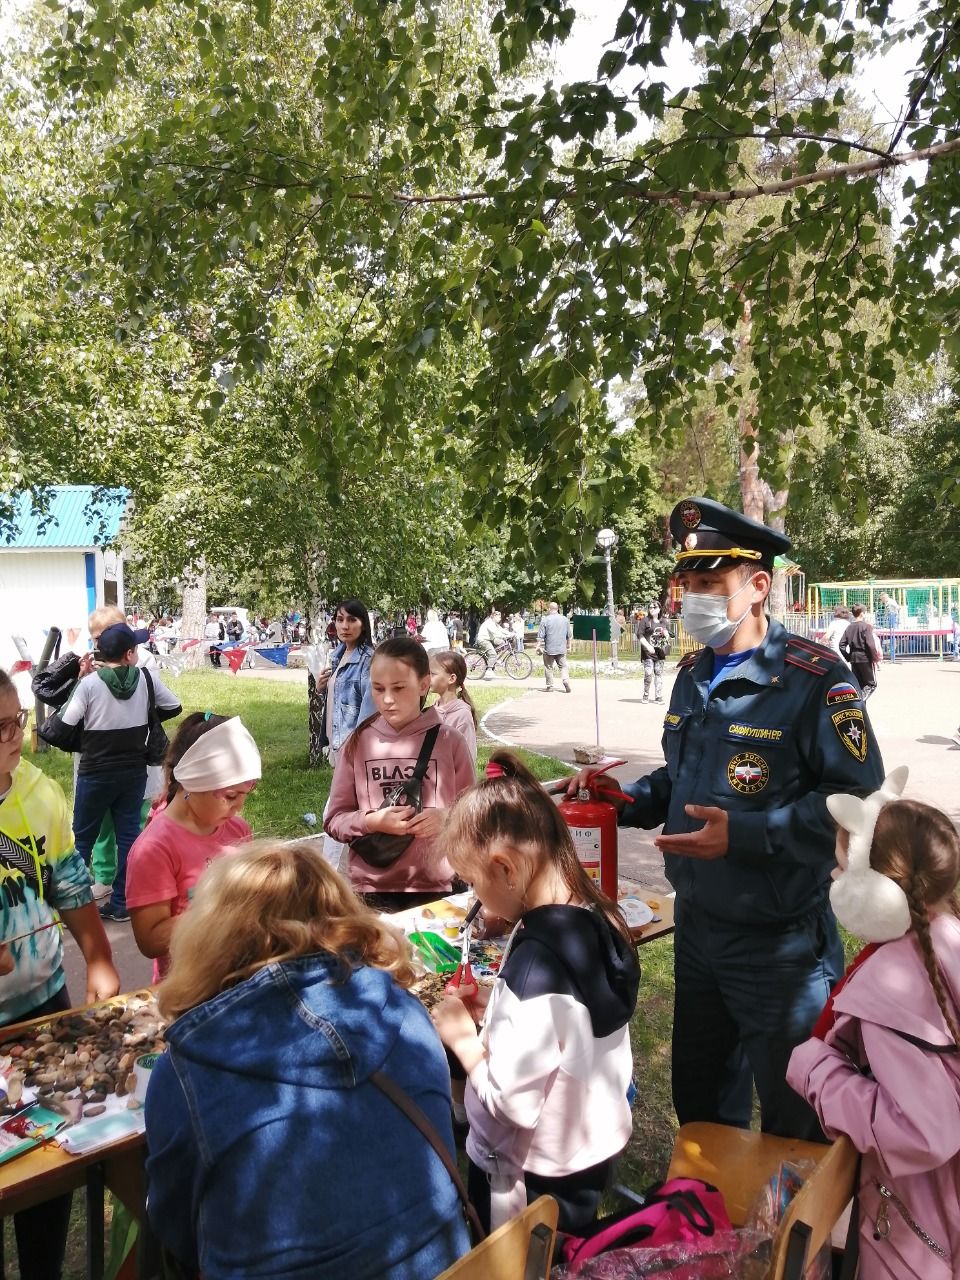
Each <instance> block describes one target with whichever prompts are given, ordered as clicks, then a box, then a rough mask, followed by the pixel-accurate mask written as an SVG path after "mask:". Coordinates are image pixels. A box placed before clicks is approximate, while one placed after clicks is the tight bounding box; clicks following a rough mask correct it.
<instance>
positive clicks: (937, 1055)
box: [787, 770, 960, 1280]
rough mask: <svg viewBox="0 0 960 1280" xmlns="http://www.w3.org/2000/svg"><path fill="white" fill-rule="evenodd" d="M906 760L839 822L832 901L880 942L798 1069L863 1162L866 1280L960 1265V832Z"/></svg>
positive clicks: (801, 1050) (856, 969) (938, 1273)
mask: <svg viewBox="0 0 960 1280" xmlns="http://www.w3.org/2000/svg"><path fill="white" fill-rule="evenodd" d="M905 778H906V770H898V771H897V773H896V774H895V775H891V777H890V778H888V779H887V780H886V781H885V783H884V785H883V788H882V789H881V790H880V791H879V792H876V793H875V794H874V795H872V796H868V797H867V799H866V800H858V799H857V798H856V797H854V796H830V797H829V798H828V801H827V804H828V807H829V808H830V811H831V813H832V814H833V816H834V818H835V819H837V821H838V822H839V823H840V829H839V834H838V839H837V861H838V863H839V867H840V869H839V870H838V871H837V872H835V873H834V876H835V883H834V885H833V888H832V891H831V902H832V903H833V907H834V911H835V913H836V915H837V918H838V919H839V920H840V922H841V924H844V925H846V926H847V927H848V928H849V929H851V931H852V932H856V933H858V934H859V935H860V936H861V937H864V938H866V939H867V940H868V941H869V942H870V945H869V946H867V947H865V948H864V950H863V951H862V952H861V953H860V954H859V955H858V956H857V958H856V960H855V961H854V962H853V964H852V965H851V966H850V968H849V969H848V970H847V974H846V976H845V977H844V978H843V979H841V981H840V983H839V984H838V985H837V987H836V988H835V989H834V991H833V993H832V995H831V997H830V1000H829V1001H828V1002H827V1006H826V1008H825V1009H824V1011H823V1013H822V1014H821V1016H820V1020H819V1021H818V1023H817V1025H816V1026H815V1027H814V1034H813V1038H812V1039H810V1040H808V1041H806V1043H805V1044H801V1045H799V1046H798V1047H797V1048H796V1049H795V1050H794V1052H793V1055H792V1057H791V1059H790V1066H789V1069H788V1072H787V1079H788V1080H789V1082H790V1084H791V1085H792V1086H793V1087H794V1088H795V1089H796V1090H797V1092H798V1093H800V1094H801V1095H802V1096H803V1097H805V1098H806V1099H807V1101H808V1102H809V1103H810V1104H811V1105H812V1106H813V1107H814V1108H815V1109H816V1111H817V1114H818V1115H819V1117H820V1121H821V1123H822V1125H823V1128H824V1132H825V1133H826V1134H827V1136H828V1137H831V1136H836V1135H837V1134H841V1133H845V1134H848V1135H849V1137H850V1140H851V1141H852V1142H853V1145H854V1146H855V1147H856V1148H857V1150H858V1151H860V1152H861V1153H862V1156H863V1159H862V1161H861V1166H860V1215H861V1216H860V1252H861V1263H860V1277H861V1280H905V1278H906V1277H909V1276H922V1277H923V1278H924V1280H949V1278H950V1277H954V1276H957V1275H960V1208H958V1205H960V1025H958V1023H960V1018H958V1007H960V902H958V899H957V893H956V887H957V882H958V880H960V837H958V835H957V832H956V830H955V829H954V826H953V824H952V823H951V822H950V820H949V819H948V818H947V817H946V816H945V815H944V814H942V813H940V812H939V811H938V810H936V809H932V808H930V807H929V806H928V805H925V804H919V803H917V802H916V801H912V800H898V799H897V798H896V797H897V796H898V795H899V793H900V791H901V790H902V788H903V782H904V781H905Z"/></svg>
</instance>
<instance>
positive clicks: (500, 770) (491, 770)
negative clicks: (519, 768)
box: [484, 760, 507, 778]
mask: <svg viewBox="0 0 960 1280" xmlns="http://www.w3.org/2000/svg"><path fill="white" fill-rule="evenodd" d="M484 773H485V774H486V776H487V777H488V778H505V777H506V776H507V771H506V769H504V767H503V765H502V764H497V762H496V761H495V760H488V761H487V767H486V769H485V770H484Z"/></svg>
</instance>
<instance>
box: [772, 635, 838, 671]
mask: <svg viewBox="0 0 960 1280" xmlns="http://www.w3.org/2000/svg"><path fill="white" fill-rule="evenodd" d="M783 660H784V662H789V663H790V664H791V665H792V666H794V667H802V668H803V670H804V671H812V672H813V673H814V675H818V676H825V675H826V674H827V672H828V671H829V670H831V668H833V667H835V666H836V665H837V655H836V654H835V653H834V651H833V650H832V649H828V648H827V646H826V645H825V644H817V642H816V640H805V639H804V638H803V636H790V637H788V639H787V647H786V652H785V653H784V655H783Z"/></svg>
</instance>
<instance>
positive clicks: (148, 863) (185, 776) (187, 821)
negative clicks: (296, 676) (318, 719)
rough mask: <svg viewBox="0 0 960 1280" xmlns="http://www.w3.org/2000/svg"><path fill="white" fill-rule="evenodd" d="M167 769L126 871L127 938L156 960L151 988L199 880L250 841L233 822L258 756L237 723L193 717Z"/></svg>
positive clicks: (253, 779)
mask: <svg viewBox="0 0 960 1280" xmlns="http://www.w3.org/2000/svg"><path fill="white" fill-rule="evenodd" d="M166 769H167V778H168V784H167V802H166V805H165V807H163V808H162V809H161V810H158V811H157V810H155V811H154V814H153V816H152V817H151V819H150V821H149V822H148V824H147V826H146V828H145V829H144V831H143V832H142V834H141V835H140V837H139V839H138V840H137V841H136V842H135V844H134V846H133V848H132V849H131V850H130V860H129V863H128V866H127V907H128V909H129V911H130V918H131V921H132V923H133V935H134V937H135V938H136V942H137V946H138V947H139V948H140V951H141V952H142V953H143V955H145V956H150V957H152V959H153V961H154V966H153V980H154V982H158V981H159V980H160V979H161V978H163V977H164V975H165V973H166V970H167V967H168V965H169V955H168V953H169V949H170V935H171V934H172V932H173V925H174V921H175V919H176V918H177V916H179V915H182V914H183V912H184V911H186V909H187V907H188V906H189V903H190V898H191V896H192V893H193V886H194V885H195V884H196V882H197V880H198V879H199V877H200V875H201V873H202V872H203V871H204V869H205V868H206V867H207V866H208V865H209V863H211V862H213V861H214V859H216V858H218V857H220V856H221V854H223V853H226V852H228V851H230V850H232V849H233V848H235V847H236V846H237V845H240V844H244V843H245V842H246V841H248V840H250V839H251V838H252V834H253V833H252V832H251V830H250V827H249V826H248V825H247V823H246V822H244V820H243V819H242V818H241V817H240V816H239V815H240V811H241V810H242V809H243V806H244V804H245V802H246V799H247V796H248V795H249V794H250V792H251V791H252V790H253V788H254V787H255V786H256V784H257V781H258V780H259V778H260V774H261V769H260V753H259V751H258V750H257V744H256V743H255V742H254V740H253V738H252V737H251V736H250V733H249V731H248V730H247V729H246V728H245V727H244V725H243V724H242V723H241V721H240V719H239V717H237V716H233V717H231V718H230V719H227V718H225V717H224V716H215V715H213V714H212V713H211V712H209V711H207V712H202V711H196V712H194V713H193V715H190V716H187V717H186V719H185V720H184V721H183V722H182V723H181V725H180V729H179V731H178V733H177V736H176V737H175V738H174V740H173V742H172V743H171V744H170V750H169V752H168V754H167V760H166Z"/></svg>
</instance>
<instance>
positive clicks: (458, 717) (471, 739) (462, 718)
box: [434, 698, 477, 764]
mask: <svg viewBox="0 0 960 1280" xmlns="http://www.w3.org/2000/svg"><path fill="white" fill-rule="evenodd" d="M434 705H435V706H436V708H437V715H438V716H439V717H440V719H441V720H442V721H443V723H444V724H445V725H446V726H447V727H448V728H450V729H456V731H457V733H459V734H460V736H461V737H462V738H463V739H464V740H465V742H466V744H467V747H468V748H469V750H470V756H471V759H472V760H473V762H474V764H476V760H477V726H476V725H475V724H474V723H473V712H472V711H471V710H470V708H469V707H468V706H467V704H466V703H465V702H464V701H463V699H462V698H454V699H453V700H452V701H450V702H437V703H435V704H434Z"/></svg>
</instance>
